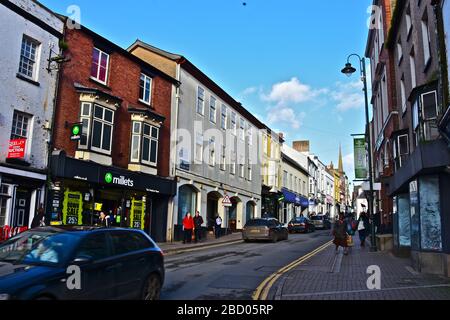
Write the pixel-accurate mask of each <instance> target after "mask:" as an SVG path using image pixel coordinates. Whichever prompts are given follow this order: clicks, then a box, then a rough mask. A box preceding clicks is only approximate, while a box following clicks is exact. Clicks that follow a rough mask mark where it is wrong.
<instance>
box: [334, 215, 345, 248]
mask: <svg viewBox="0 0 450 320" xmlns="http://www.w3.org/2000/svg"><path fill="white" fill-rule="evenodd" d="M333 236H334V240H333V243H334V245H335V246H336V253H338V252H339V247H342V248H344V254H345V255H348V243H347V240H348V239H347V236H348V234H347V223H346V221H345V216H344V213H343V212H341V213H339V219H338V220H337V221H336V223H335V224H334V229H333Z"/></svg>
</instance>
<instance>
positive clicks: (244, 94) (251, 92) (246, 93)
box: [240, 87, 258, 97]
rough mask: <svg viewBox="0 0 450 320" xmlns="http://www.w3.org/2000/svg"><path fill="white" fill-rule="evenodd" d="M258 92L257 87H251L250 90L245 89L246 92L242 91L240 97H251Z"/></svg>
mask: <svg viewBox="0 0 450 320" xmlns="http://www.w3.org/2000/svg"><path fill="white" fill-rule="evenodd" d="M257 91H258V88H257V87H249V88H247V89H245V90H244V91H242V92H241V94H240V96H242V97H245V96H249V95H252V94H254V93H255V92H257Z"/></svg>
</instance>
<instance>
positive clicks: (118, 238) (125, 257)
mask: <svg viewBox="0 0 450 320" xmlns="http://www.w3.org/2000/svg"><path fill="white" fill-rule="evenodd" d="M110 236H111V242H112V246H113V252H114V256H115V258H116V260H117V263H118V266H117V276H118V277H117V286H116V290H117V291H116V294H117V296H116V298H117V299H135V298H136V296H139V294H140V291H141V288H142V285H143V281H144V280H145V279H144V275H145V271H146V268H147V265H148V263H149V259H148V257H147V255H146V252H145V251H146V249H148V246H147V248H145V247H143V244H142V239H141V238H140V237H139V236H140V234H139V233H138V232H135V231H132V230H130V231H123V230H120V231H119V230H117V231H114V232H111V233H110ZM138 293H139V294H138Z"/></svg>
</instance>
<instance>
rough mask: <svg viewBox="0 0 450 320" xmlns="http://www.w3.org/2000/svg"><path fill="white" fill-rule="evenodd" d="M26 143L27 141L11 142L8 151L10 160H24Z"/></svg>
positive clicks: (17, 140)
mask: <svg viewBox="0 0 450 320" xmlns="http://www.w3.org/2000/svg"><path fill="white" fill-rule="evenodd" d="M26 143H27V139H16V140H10V141H9V149H8V159H21V158H24V157H25V146H26Z"/></svg>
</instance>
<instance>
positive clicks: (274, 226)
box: [242, 218, 289, 242]
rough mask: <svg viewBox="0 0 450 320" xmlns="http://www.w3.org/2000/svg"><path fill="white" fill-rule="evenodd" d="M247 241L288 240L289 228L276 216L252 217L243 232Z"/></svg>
mask: <svg viewBox="0 0 450 320" xmlns="http://www.w3.org/2000/svg"><path fill="white" fill-rule="evenodd" d="M242 238H243V239H244V241H245V242H249V241H252V240H270V241H272V242H277V241H279V240H288V238H289V233H288V230H287V228H286V227H285V226H284V225H282V224H281V223H280V222H279V221H278V220H276V219H274V218H262V219H252V220H249V221H248V222H247V224H246V225H245V227H244V230H243V232H242Z"/></svg>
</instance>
